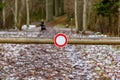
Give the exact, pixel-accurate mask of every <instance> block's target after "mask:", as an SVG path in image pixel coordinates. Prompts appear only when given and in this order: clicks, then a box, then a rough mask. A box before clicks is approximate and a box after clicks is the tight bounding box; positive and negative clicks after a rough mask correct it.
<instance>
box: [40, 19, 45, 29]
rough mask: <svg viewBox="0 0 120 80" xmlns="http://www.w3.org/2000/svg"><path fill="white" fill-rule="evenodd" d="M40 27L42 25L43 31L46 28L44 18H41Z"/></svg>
mask: <svg viewBox="0 0 120 80" xmlns="http://www.w3.org/2000/svg"><path fill="white" fill-rule="evenodd" d="M40 27H41V31H43V30H46V26H45V22H44V20H43V19H42V20H41V23H40Z"/></svg>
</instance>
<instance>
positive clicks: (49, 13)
mask: <svg viewBox="0 0 120 80" xmlns="http://www.w3.org/2000/svg"><path fill="white" fill-rule="evenodd" d="M51 20H53V0H46V21H51Z"/></svg>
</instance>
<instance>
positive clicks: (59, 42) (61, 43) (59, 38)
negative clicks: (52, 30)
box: [54, 33, 68, 47]
mask: <svg viewBox="0 0 120 80" xmlns="http://www.w3.org/2000/svg"><path fill="white" fill-rule="evenodd" d="M67 43H68V38H67V36H66V35H65V34H63V33H58V34H57V35H55V37H54V44H55V45H56V46H58V47H65V46H66V45H67Z"/></svg>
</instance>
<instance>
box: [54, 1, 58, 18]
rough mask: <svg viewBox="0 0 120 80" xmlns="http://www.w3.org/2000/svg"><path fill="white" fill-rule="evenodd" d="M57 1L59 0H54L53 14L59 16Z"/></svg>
mask: <svg viewBox="0 0 120 80" xmlns="http://www.w3.org/2000/svg"><path fill="white" fill-rule="evenodd" d="M58 1H59V0H55V16H56V17H57V16H59V6H58V4H59V2H58Z"/></svg>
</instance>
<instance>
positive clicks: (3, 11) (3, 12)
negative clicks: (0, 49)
mask: <svg viewBox="0 0 120 80" xmlns="http://www.w3.org/2000/svg"><path fill="white" fill-rule="evenodd" d="M2 3H3V4H5V0H2ZM2 15H3V26H4V27H5V24H6V20H5V19H6V17H5V6H4V7H3V10H2Z"/></svg>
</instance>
